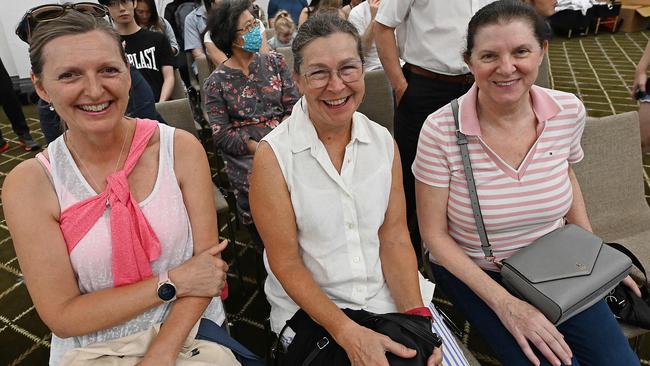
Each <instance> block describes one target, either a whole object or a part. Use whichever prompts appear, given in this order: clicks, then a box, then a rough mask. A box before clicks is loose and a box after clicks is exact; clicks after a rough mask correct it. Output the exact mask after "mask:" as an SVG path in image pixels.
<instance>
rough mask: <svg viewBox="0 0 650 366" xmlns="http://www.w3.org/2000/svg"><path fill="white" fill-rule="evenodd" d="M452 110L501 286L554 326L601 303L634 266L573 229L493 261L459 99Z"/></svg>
mask: <svg viewBox="0 0 650 366" xmlns="http://www.w3.org/2000/svg"><path fill="white" fill-rule="evenodd" d="M451 107H452V111H453V114H454V120H455V122H456V137H457V140H458V145H459V147H460V150H461V156H462V159H463V169H464V171H465V177H466V180H467V188H468V190H469V195H470V201H471V204H472V210H473V212H474V220H475V221H476V227H477V229H478V234H479V237H480V239H481V248H482V250H483V253H484V255H485V258H486V260H488V261H490V262H493V263H495V264H497V265H498V266H499V267H500V268H501V278H502V279H503V283H504V285H505V286H506V287H507V288H508V290H510V292H511V293H512V294H513V295H515V296H517V297H519V298H521V299H523V300H525V301H527V302H529V303H530V304H532V305H533V306H535V307H536V308H537V309H538V310H539V311H541V312H542V314H544V316H546V318H547V319H548V320H549V321H551V322H552V323H553V324H556V325H558V324H560V323H562V322H564V321H565V320H567V319H569V318H571V317H572V316H574V315H576V314H578V313H580V312H581V311H583V310H585V309H587V308H589V307H590V306H591V305H593V304H595V303H596V302H598V301H599V300H601V299H603V298H604V297H605V295H606V294H607V293H609V292H610V291H611V290H612V289H613V288H614V287H616V285H617V284H618V283H619V282H621V281H622V280H623V279H624V278H625V276H627V275H628V273H629V272H630V270H631V269H632V261H631V260H630V258H629V257H628V256H626V255H625V254H623V253H621V252H619V251H618V250H616V249H614V248H612V247H610V246H608V245H607V244H606V243H604V242H603V240H602V239H601V238H599V237H598V236H596V235H594V234H593V233H590V232H589V231H587V230H585V229H582V228H581V227H579V226H577V225H572V224H569V225H566V226H563V227H561V228H558V229H556V230H554V231H552V232H550V233H548V234H546V235H544V236H542V237H541V238H539V239H537V240H535V241H534V242H532V243H531V244H530V245H528V246H527V247H525V248H523V249H521V250H519V251H518V252H517V253H515V254H514V255H512V256H511V257H509V258H507V259H505V260H503V261H501V262H498V261H495V258H494V255H493V253H492V248H491V246H490V242H489V240H488V236H487V233H486V231H485V225H484V223H483V216H482V215H481V208H480V205H479V201H478V194H477V191H476V183H475V182H474V175H473V173H472V164H471V161H470V159H469V152H468V148H467V137H466V136H465V135H464V134H463V133H462V132H460V128H459V123H458V100H453V101H452V103H451Z"/></svg>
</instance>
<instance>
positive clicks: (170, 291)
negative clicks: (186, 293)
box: [156, 271, 176, 302]
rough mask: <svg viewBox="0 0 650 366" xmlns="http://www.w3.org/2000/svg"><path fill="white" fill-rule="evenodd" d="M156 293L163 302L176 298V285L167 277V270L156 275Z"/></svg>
mask: <svg viewBox="0 0 650 366" xmlns="http://www.w3.org/2000/svg"><path fill="white" fill-rule="evenodd" d="M156 293H157V294H158V298H159V299H160V300H162V301H163V302H170V301H174V300H176V285H174V283H173V282H172V281H171V280H170V279H169V275H168V274H167V271H162V272H160V275H158V289H157V290H156Z"/></svg>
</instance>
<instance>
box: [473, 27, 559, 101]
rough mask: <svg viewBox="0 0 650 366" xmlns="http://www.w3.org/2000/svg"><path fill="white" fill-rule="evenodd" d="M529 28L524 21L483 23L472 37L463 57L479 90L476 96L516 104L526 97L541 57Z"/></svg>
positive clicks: (541, 53)
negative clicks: (467, 50) (471, 42)
mask: <svg viewBox="0 0 650 366" xmlns="http://www.w3.org/2000/svg"><path fill="white" fill-rule="evenodd" d="M545 48H546V43H544V46H543V47H542V46H540V44H539V41H538V40H537V39H536V38H535V35H534V33H533V29H532V27H531V26H530V25H529V24H527V23H526V22H524V21H521V20H512V21H508V22H505V23H496V24H490V25H486V26H484V27H482V28H480V29H479V30H478V31H477V33H476V35H475V38H474V48H473V49H472V50H471V55H470V56H469V59H467V60H466V61H467V64H468V65H469V68H470V70H471V71H472V74H474V78H475V80H476V85H477V86H478V89H479V98H487V100H489V102H490V103H495V104H496V105H504V106H505V105H508V104H511V103H517V102H520V101H521V100H522V98H528V91H529V89H530V87H531V85H533V83H534V82H535V79H537V73H538V68H539V65H540V64H541V62H542V59H543V57H544V51H545Z"/></svg>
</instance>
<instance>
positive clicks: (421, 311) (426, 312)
mask: <svg viewBox="0 0 650 366" xmlns="http://www.w3.org/2000/svg"><path fill="white" fill-rule="evenodd" d="M404 314H410V315H419V316H423V317H425V318H429V319H433V314H431V310H430V309H429V308H428V307H426V306H423V307H420V308H413V309H411V310H407V311H405V312H404Z"/></svg>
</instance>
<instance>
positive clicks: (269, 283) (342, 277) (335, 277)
mask: <svg viewBox="0 0 650 366" xmlns="http://www.w3.org/2000/svg"><path fill="white" fill-rule="evenodd" d="M263 141H266V142H268V143H269V144H270V146H271V147H272V149H273V151H274V153H275V156H276V158H277V160H278V163H279V165H280V169H281V170H282V175H283V176H284V179H285V181H286V184H287V187H288V189H289V193H290V196H291V203H292V205H293V210H294V212H295V216H296V225H297V231H298V232H297V234H298V242H299V245H300V253H301V255H302V260H303V262H304V264H305V266H306V268H307V269H308V270H309V271H310V272H311V274H312V277H313V278H314V280H315V281H316V283H318V284H319V285H320V287H321V289H322V290H323V291H324V292H325V293H326V294H327V296H328V297H329V298H330V299H331V300H332V301H333V302H334V303H335V304H336V305H337V306H339V307H340V308H351V309H364V310H367V311H371V312H375V313H387V312H394V311H397V309H396V306H395V302H394V301H393V299H392V297H391V293H390V291H389V289H388V286H387V284H386V281H385V279H384V276H383V273H382V268H381V261H380V258H379V245H380V242H379V228H380V227H381V225H382V224H383V222H384V216H385V214H386V210H387V208H388V200H389V195H390V188H391V180H392V175H391V168H392V164H393V156H394V151H393V148H394V145H393V138H392V137H391V135H390V133H389V132H388V130H387V129H386V128H384V127H381V126H380V125H378V124H376V123H374V122H372V121H370V120H369V119H368V118H367V117H366V116H364V115H363V114H361V113H355V114H354V116H353V119H352V132H351V138H350V142H349V143H348V145H347V146H346V148H345V156H344V160H343V166H342V168H341V173H340V174H339V173H338V172H337V170H336V169H335V168H334V165H333V164H332V162H331V160H330V158H329V156H328V154H327V151H326V150H325V146H324V145H323V144H322V142H321V141H320V140H319V139H318V136H317V134H316V130H315V129H314V126H313V125H312V123H311V121H310V119H309V115H308V111H307V104H306V102H303V100H300V101H298V103H296V105H295V106H294V108H293V112H292V114H291V117H290V118H288V119H287V120H285V121H284V122H283V123H281V124H280V125H279V126H278V127H277V128H276V129H274V130H273V131H271V132H270V133H269V134H268V135H267V136H266V137H265V138H264V139H263ZM264 263H265V266H266V269H267V271H268V273H269V276H268V278H267V280H266V284H265V292H266V296H267V298H268V300H269V302H270V304H271V328H272V329H273V331H274V332H276V333H279V332H280V330H281V329H282V327H283V326H284V324H285V322H286V321H287V320H288V319H290V318H291V317H292V316H293V314H294V313H295V312H296V311H297V310H298V305H296V303H295V302H294V301H293V300H292V299H291V298H290V297H289V295H287V293H286V292H285V291H284V289H283V288H282V285H281V284H280V282H279V281H278V279H277V278H276V277H275V276H274V274H273V273H272V272H271V270H270V267H269V264H268V260H267V258H266V254H265V256H264ZM419 281H420V289H421V293H422V299H423V302H424V303H425V304H428V303H429V302H430V301H431V298H432V296H433V287H434V285H433V284H432V283H430V282H428V281H426V280H425V279H424V278H423V277H422V276H421V275H419Z"/></svg>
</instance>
